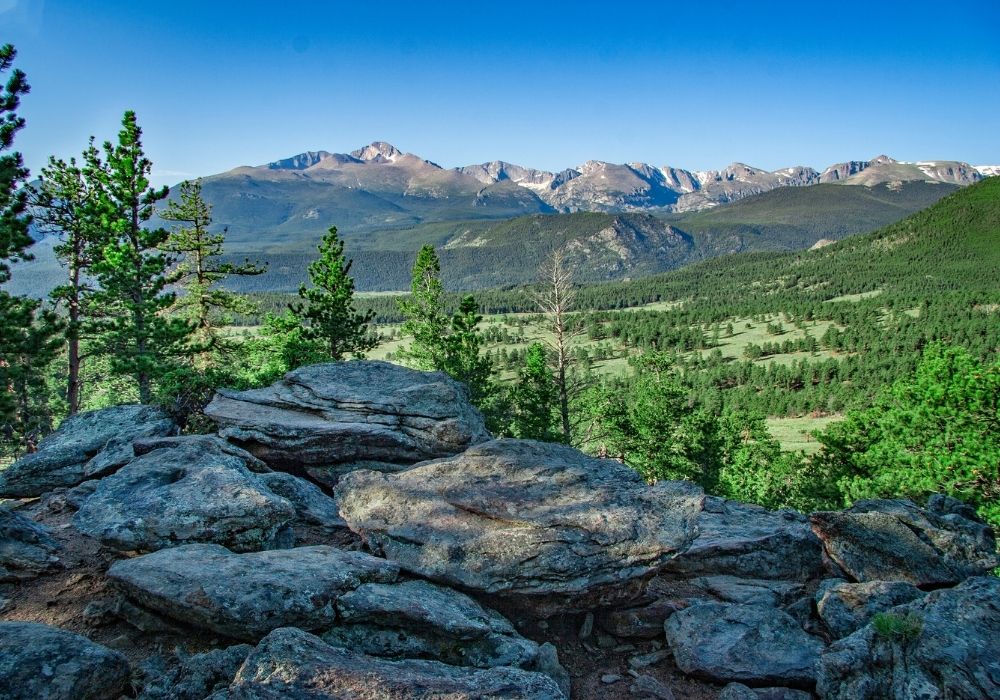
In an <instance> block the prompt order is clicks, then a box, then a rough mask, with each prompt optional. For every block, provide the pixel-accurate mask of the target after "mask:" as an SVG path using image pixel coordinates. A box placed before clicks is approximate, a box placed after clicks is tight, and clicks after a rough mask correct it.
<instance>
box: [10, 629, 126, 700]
mask: <svg viewBox="0 0 1000 700" xmlns="http://www.w3.org/2000/svg"><path fill="white" fill-rule="evenodd" d="M128 682H129V665H128V661H126V659H125V657H124V656H122V655H121V654H119V653H118V652H116V651H112V650H111V649H108V648H106V647H103V646H101V645H100V644H95V643H94V642H92V641H90V640H89V639H87V638H86V637H84V636H81V635H79V634H75V633H73V632H67V631H65V630H61V629H58V628H57V627H50V626H48V625H41V624H37V623H34V622H0V697H3V698H4V700H117V698H118V697H120V696H121V695H122V694H123V693H124V692H125V691H126V689H127V687H128Z"/></svg>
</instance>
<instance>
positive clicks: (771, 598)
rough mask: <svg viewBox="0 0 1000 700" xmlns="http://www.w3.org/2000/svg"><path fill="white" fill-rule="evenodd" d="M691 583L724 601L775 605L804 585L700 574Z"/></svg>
mask: <svg viewBox="0 0 1000 700" xmlns="http://www.w3.org/2000/svg"><path fill="white" fill-rule="evenodd" d="M691 584H692V585H694V586H697V587H698V588H700V589H702V590H704V591H705V592H706V593H707V594H709V595H711V596H713V597H714V598H716V599H718V600H720V601H723V602H726V603H738V604H740V605H770V606H772V607H777V606H779V605H783V604H785V603H787V602H790V601H792V600H794V599H795V598H796V597H797V596H799V595H801V593H802V591H803V589H804V587H803V585H802V584H800V583H796V582H794V581H768V580H767V579H745V578H737V577H736V576H701V577H699V578H696V579H692V580H691Z"/></svg>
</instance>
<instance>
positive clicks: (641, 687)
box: [628, 675, 674, 700]
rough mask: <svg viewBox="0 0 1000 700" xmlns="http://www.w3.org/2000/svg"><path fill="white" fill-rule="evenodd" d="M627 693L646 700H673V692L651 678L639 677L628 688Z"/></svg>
mask: <svg viewBox="0 0 1000 700" xmlns="http://www.w3.org/2000/svg"><path fill="white" fill-rule="evenodd" d="M628 692H629V693H631V694H632V695H634V696H635V697H637V698H644V699H646V700H674V694H673V691H671V690H670V688H668V687H667V686H665V685H663V683H660V681H658V680H656V679H655V678H653V677H652V676H647V675H641V676H638V677H637V678H636V679H635V682H634V683H633V684H632V685H631V686H630V687H629V689H628Z"/></svg>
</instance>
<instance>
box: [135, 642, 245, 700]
mask: <svg viewBox="0 0 1000 700" xmlns="http://www.w3.org/2000/svg"><path fill="white" fill-rule="evenodd" d="M252 650H253V647H251V646H250V645H249V644H238V645H235V646H231V647H227V648H225V649H212V650H211V651H208V652H205V653H204V654H195V655H193V656H184V657H181V658H179V659H178V660H177V663H175V664H173V665H172V666H170V667H167V666H166V664H165V663H164V662H163V659H162V658H161V657H154V658H155V660H156V662H159V663H155V662H151V661H147V662H146V663H145V664H144V665H143V668H142V671H143V675H144V676H145V681H144V683H143V686H142V692H140V693H139V695H138V696H136V697H137V700H203V698H205V697H207V696H208V695H211V694H212V693H214V692H215V691H217V690H225V689H226V688H227V687H229V684H230V683H232V682H233V678H235V677H236V672H237V671H239V670H240V666H242V665H243V662H244V661H245V660H246V658H247V654H249V653H250V652H251V651H252Z"/></svg>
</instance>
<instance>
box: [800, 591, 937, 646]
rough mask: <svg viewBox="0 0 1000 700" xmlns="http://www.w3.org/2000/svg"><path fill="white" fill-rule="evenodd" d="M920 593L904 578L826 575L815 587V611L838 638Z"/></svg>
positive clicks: (914, 598)
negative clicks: (855, 578) (846, 578)
mask: <svg viewBox="0 0 1000 700" xmlns="http://www.w3.org/2000/svg"><path fill="white" fill-rule="evenodd" d="M923 597H924V592H923V591H921V590H920V589H919V588H917V587H916V586H914V585H913V584H912V583H906V582H905V581H867V582H865V583H848V582H847V581H844V580H842V579H827V580H826V581H824V582H823V583H822V584H821V585H820V587H819V590H818V591H816V612H817V614H818V615H819V618H820V619H821V620H822V621H823V624H825V625H826V628H827V629H828V630H830V633H831V634H832V635H833V636H834V638H836V639H840V638H841V637H846V636H847V635H849V634H853V633H854V632H857V631H858V630H859V629H861V628H862V627H864V626H865V625H867V624H868V623H869V622H870V621H871V619H872V618H873V617H874V616H875V615H876V614H878V613H880V612H885V611H886V610H889V609H890V608H894V607H895V606H897V605H903V604H904V603H909V602H911V601H914V600H916V599H918V598H923Z"/></svg>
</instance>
